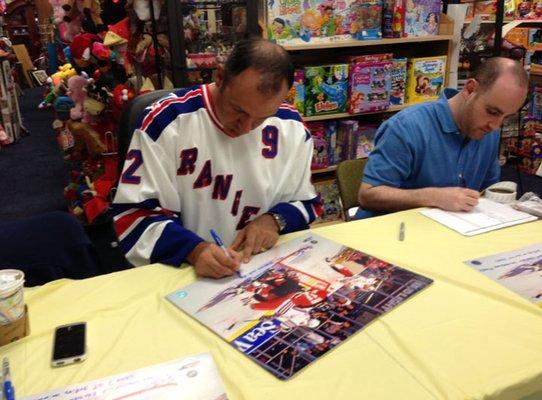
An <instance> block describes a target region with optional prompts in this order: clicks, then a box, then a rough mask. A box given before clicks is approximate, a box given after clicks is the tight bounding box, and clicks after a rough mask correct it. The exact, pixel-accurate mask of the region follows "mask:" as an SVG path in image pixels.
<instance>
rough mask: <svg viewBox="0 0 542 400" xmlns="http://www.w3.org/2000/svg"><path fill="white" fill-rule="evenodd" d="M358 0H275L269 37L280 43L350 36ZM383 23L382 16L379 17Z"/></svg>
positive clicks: (269, 7) (271, 4)
mask: <svg viewBox="0 0 542 400" xmlns="http://www.w3.org/2000/svg"><path fill="white" fill-rule="evenodd" d="M355 2H356V1H355V0H344V1H340V2H339V1H333V0H310V1H309V0H275V1H273V2H269V4H268V5H267V37H268V39H269V40H273V41H276V42H277V43H280V44H284V43H291V44H295V43H297V44H300V43H307V42H313V43H322V42H330V41H337V40H346V39H351V36H350V26H351V20H352V17H351V14H352V11H351V5H352V4H353V3H355ZM379 23H380V20H379Z"/></svg>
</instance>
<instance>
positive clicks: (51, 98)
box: [38, 77, 56, 109]
mask: <svg viewBox="0 0 542 400" xmlns="http://www.w3.org/2000/svg"><path fill="white" fill-rule="evenodd" d="M46 83H47V89H46V91H45V95H44V99H43V101H42V102H41V103H40V104H39V105H38V108H40V109H41V108H49V107H51V106H52V105H53V103H54V102H55V100H56V92H55V85H53V78H51V77H49V78H47V81H46Z"/></svg>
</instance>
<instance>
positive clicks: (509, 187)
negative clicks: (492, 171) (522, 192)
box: [484, 181, 517, 204]
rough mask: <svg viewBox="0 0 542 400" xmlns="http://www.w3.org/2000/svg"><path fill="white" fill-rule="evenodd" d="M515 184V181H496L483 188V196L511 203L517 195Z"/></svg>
mask: <svg viewBox="0 0 542 400" xmlns="http://www.w3.org/2000/svg"><path fill="white" fill-rule="evenodd" d="M516 190H517V184H516V183H515V182H510V181H504V182H497V183H495V184H494V185H491V186H490V187H488V188H487V189H486V190H485V193H484V197H485V198H486V199H489V200H493V201H496V202H498V203H503V204H507V203H512V202H514V201H515V200H516V197H517V192H516Z"/></svg>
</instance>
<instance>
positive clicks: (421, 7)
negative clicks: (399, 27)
mask: <svg viewBox="0 0 542 400" xmlns="http://www.w3.org/2000/svg"><path fill="white" fill-rule="evenodd" d="M440 8H441V1H440V0H406V8H405V10H406V12H405V32H404V35H405V36H407V37H410V36H429V35H437V34H438V31H439V19H440Z"/></svg>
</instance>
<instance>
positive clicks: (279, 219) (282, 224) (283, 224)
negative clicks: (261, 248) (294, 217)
mask: <svg viewBox="0 0 542 400" xmlns="http://www.w3.org/2000/svg"><path fill="white" fill-rule="evenodd" d="M266 214H268V215H271V216H272V217H273V219H274V220H275V223H276V224H277V226H278V228H279V233H281V232H282V231H283V230H284V228H286V220H285V219H284V217H283V216H282V215H280V214H278V213H274V212H266Z"/></svg>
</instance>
